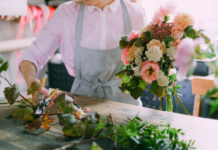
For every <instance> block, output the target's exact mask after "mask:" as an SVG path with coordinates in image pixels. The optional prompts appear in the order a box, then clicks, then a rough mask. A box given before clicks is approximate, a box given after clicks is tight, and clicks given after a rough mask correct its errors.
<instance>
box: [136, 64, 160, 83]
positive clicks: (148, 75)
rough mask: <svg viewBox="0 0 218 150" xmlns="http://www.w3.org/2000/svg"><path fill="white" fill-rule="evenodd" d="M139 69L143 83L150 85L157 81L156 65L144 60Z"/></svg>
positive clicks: (157, 67) (157, 66)
mask: <svg viewBox="0 0 218 150" xmlns="http://www.w3.org/2000/svg"><path fill="white" fill-rule="evenodd" d="M141 67H142V69H141V72H140V73H141V78H142V79H143V80H144V81H146V82H148V83H152V82H153V81H155V80H157V72H158V71H159V70H160V67H159V65H158V63H156V62H151V61H149V60H146V61H144V62H143V63H142V65H141Z"/></svg>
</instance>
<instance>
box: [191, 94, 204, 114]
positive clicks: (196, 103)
mask: <svg viewBox="0 0 218 150" xmlns="http://www.w3.org/2000/svg"><path fill="white" fill-rule="evenodd" d="M200 97H201V96H200V95H195V101H194V108H193V116H197V117H200V116H201V112H202V104H203V100H200Z"/></svg>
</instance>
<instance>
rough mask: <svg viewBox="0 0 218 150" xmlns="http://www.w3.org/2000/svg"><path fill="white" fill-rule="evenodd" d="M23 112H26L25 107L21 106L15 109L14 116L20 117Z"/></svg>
mask: <svg viewBox="0 0 218 150" xmlns="http://www.w3.org/2000/svg"><path fill="white" fill-rule="evenodd" d="M23 113H24V109H22V108H19V109H17V110H15V111H14V113H13V116H14V117H16V118H18V117H21V116H22V115H23Z"/></svg>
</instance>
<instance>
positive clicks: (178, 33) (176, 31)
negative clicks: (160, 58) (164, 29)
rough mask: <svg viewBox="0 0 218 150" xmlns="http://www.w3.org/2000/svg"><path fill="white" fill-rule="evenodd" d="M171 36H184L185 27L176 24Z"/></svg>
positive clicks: (174, 37) (175, 37) (173, 37)
mask: <svg viewBox="0 0 218 150" xmlns="http://www.w3.org/2000/svg"><path fill="white" fill-rule="evenodd" d="M171 37H172V39H174V40H178V39H181V38H182V37H183V29H182V28H180V27H178V26H174V27H173V28H172V32H171Z"/></svg>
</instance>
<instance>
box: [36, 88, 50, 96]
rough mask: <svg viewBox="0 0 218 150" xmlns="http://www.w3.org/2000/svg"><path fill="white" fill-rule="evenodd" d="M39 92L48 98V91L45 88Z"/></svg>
mask: <svg viewBox="0 0 218 150" xmlns="http://www.w3.org/2000/svg"><path fill="white" fill-rule="evenodd" d="M38 92H39V93H41V94H42V95H45V96H48V91H47V90H46V89H45V88H40V89H39V90H38Z"/></svg>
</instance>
